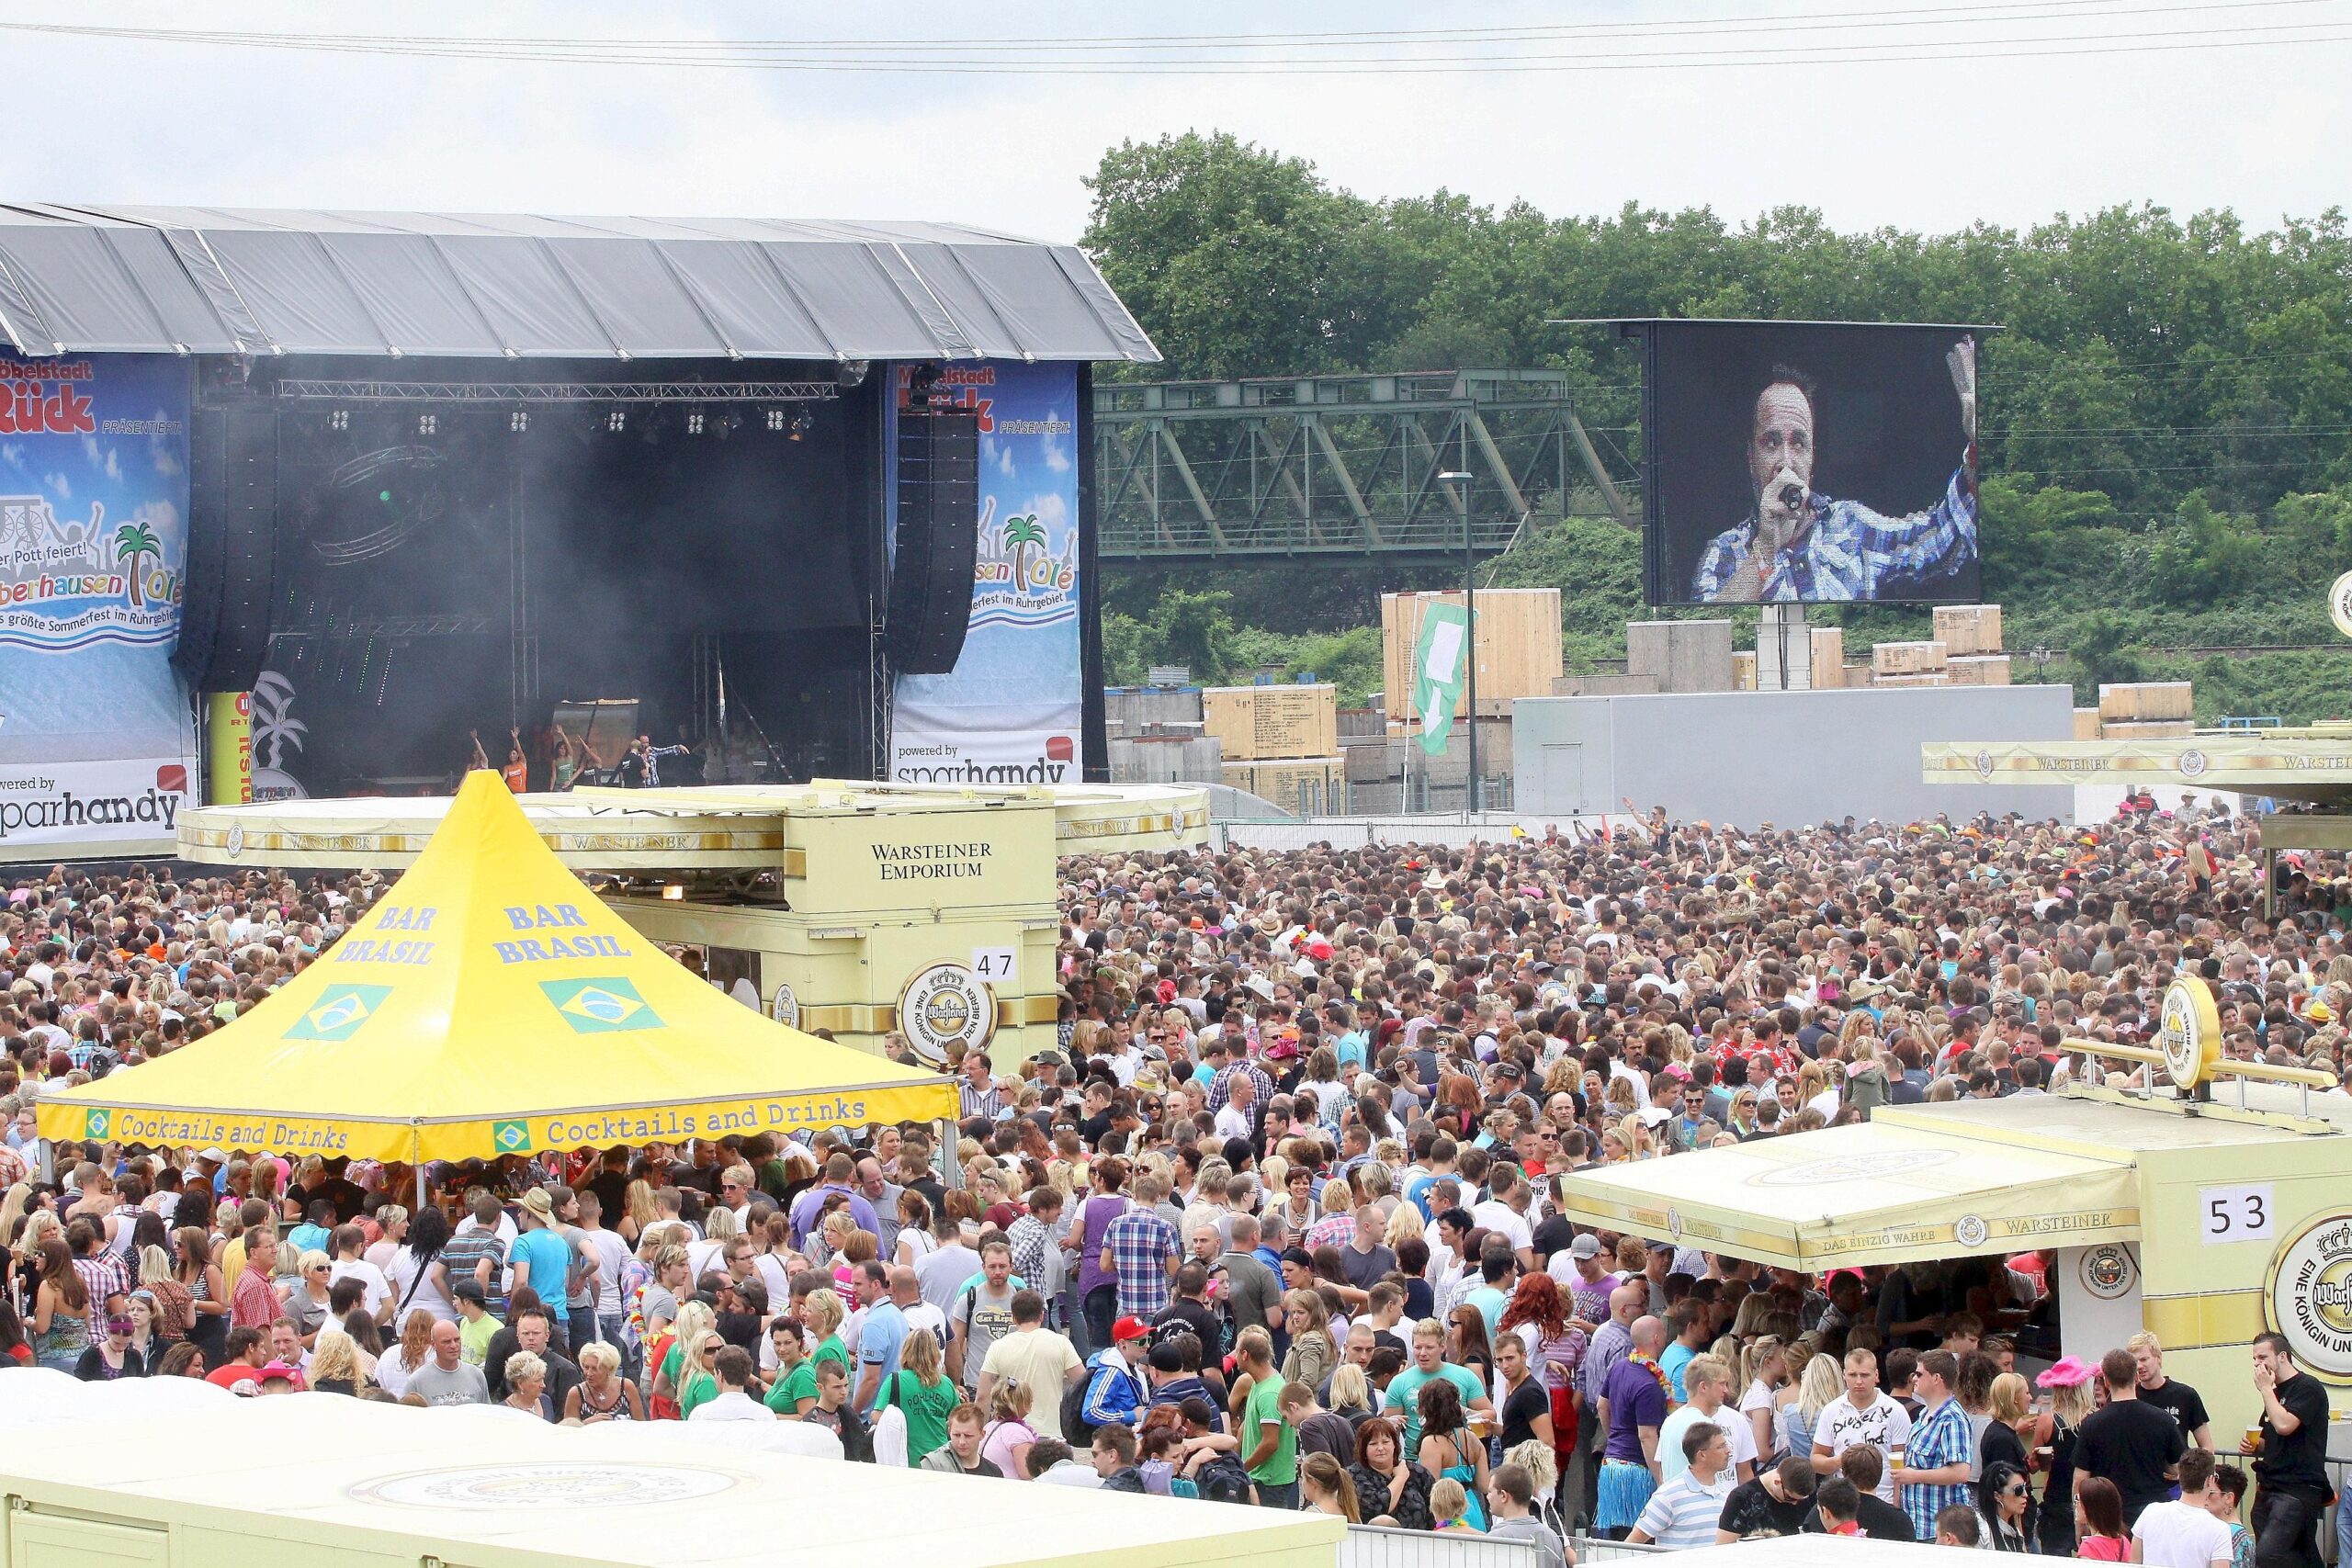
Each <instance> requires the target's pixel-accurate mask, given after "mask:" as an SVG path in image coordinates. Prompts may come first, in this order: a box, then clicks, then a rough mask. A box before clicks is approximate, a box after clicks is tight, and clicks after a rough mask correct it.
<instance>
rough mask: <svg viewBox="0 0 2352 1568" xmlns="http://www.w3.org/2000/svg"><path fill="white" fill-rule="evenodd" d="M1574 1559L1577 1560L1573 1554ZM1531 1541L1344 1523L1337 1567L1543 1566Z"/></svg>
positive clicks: (1580, 1559) (1493, 1567)
mask: <svg viewBox="0 0 2352 1568" xmlns="http://www.w3.org/2000/svg"><path fill="white" fill-rule="evenodd" d="M1577 1561H1578V1562H1582V1561H1583V1559H1582V1558H1581V1557H1579V1558H1578V1559H1577ZM1543 1564H1544V1559H1543V1556H1542V1554H1541V1553H1540V1552H1538V1551H1536V1549H1535V1546H1534V1544H1533V1543H1532V1541H1524V1540H1494V1539H1493V1538H1491V1537H1488V1536H1483V1535H1474V1534H1470V1533H1467V1532H1464V1533H1454V1532H1448V1533H1447V1534H1444V1535H1433V1534H1431V1533H1430V1531H1428V1530H1402V1529H1387V1528H1385V1527H1384V1526H1380V1525H1350V1526H1349V1527H1348V1536H1347V1539H1346V1540H1343V1541H1341V1542H1340V1568H1543Z"/></svg>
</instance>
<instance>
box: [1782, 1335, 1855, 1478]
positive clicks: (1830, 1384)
mask: <svg viewBox="0 0 2352 1568" xmlns="http://www.w3.org/2000/svg"><path fill="white" fill-rule="evenodd" d="M1796 1386H1797V1392H1796V1397H1795V1398H1794V1399H1792V1400H1790V1401H1789V1402H1788V1403H1787V1404H1783V1405H1781V1443H1780V1447H1781V1449H1783V1450H1786V1451H1788V1452H1790V1453H1792V1454H1809V1453H1811V1452H1813V1436H1814V1432H1813V1429H1814V1425H1815V1423H1816V1422H1818V1421H1819V1420H1820V1419H1821V1413H1822V1411H1823V1410H1825V1409H1826V1408H1827V1407H1828V1406H1829V1404H1830V1403H1831V1402H1832V1401H1834V1400H1835V1399H1837V1397H1838V1395H1839V1394H1841V1393H1845V1392H1846V1373H1845V1371H1844V1369H1843V1368H1841V1367H1839V1366H1838V1363H1837V1361H1836V1360H1835V1359H1832V1358H1830V1357H1827V1356H1823V1355H1818V1354H1816V1355H1815V1357H1814V1358H1813V1359H1811V1360H1809V1361H1807V1362H1806V1363H1805V1364H1804V1375H1803V1376H1802V1377H1800V1378H1798V1379H1797V1385H1796Z"/></svg>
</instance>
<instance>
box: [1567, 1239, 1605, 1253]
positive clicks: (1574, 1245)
mask: <svg viewBox="0 0 2352 1568" xmlns="http://www.w3.org/2000/svg"><path fill="white" fill-rule="evenodd" d="M1568 1256H1569V1257H1571V1258H1598V1257H1600V1237H1599V1236H1597V1235H1580V1236H1578V1237H1577V1238H1576V1240H1574V1241H1572V1242H1570V1243H1568Z"/></svg>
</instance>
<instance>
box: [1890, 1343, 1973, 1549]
mask: <svg viewBox="0 0 2352 1568" xmlns="http://www.w3.org/2000/svg"><path fill="white" fill-rule="evenodd" d="M1959 1377H1960V1358H1959V1357H1957V1356H1955V1355H1953V1354H1952V1353H1951V1351H1949V1350H1930V1351H1928V1353H1927V1354H1926V1355H1924V1356H1922V1357H1920V1358H1919V1367H1918V1371H1917V1372H1915V1373H1914V1374H1913V1376H1912V1380H1911V1393H1913V1395H1914V1396H1915V1397H1917V1399H1918V1401H1919V1403H1920V1410H1919V1418H1918V1419H1917V1420H1916V1421H1914V1422H1912V1423H1911V1437H1910V1440H1909V1441H1908V1442H1906V1443H1905V1445H1904V1452H1903V1470H1902V1479H1903V1511H1904V1512H1905V1514H1907V1515H1909V1516H1910V1518H1911V1528H1912V1529H1913V1530H1914V1531H1916V1532H1917V1535H1918V1538H1919V1539H1920V1540H1935V1539H1936V1516H1937V1515H1938V1514H1939V1513H1941V1512H1943V1511H1944V1510H1945V1509H1946V1508H1948V1507H1950V1506H1952V1505H1953V1504H1954V1503H1958V1504H1960V1505H1962V1506H1963V1507H1967V1506H1973V1501H1972V1499H1971V1498H1970V1495H1969V1494H1970V1492H1971V1490H1972V1488H1971V1487H1970V1486H1969V1484H1968V1477H1969V1473H1970V1472H1971V1471H1972V1469H1973V1466H1972V1465H1971V1464H1970V1463H1969V1456H1970V1453H1971V1451H1972V1450H1973V1449H1974V1448H1975V1446H1976V1444H1975V1428H1974V1427H1971V1426H1970V1425H1969V1423H1968V1412H1967V1411H1965V1410H1963V1409H1962V1408H1961V1407H1960V1401H1959V1400H1957V1399H1954V1398H1953V1397H1952V1393H1951V1385H1952V1383H1953V1382H1955V1381H1957V1380H1958V1378H1959Z"/></svg>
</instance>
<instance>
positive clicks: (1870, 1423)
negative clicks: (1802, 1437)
mask: <svg viewBox="0 0 2352 1568" xmlns="http://www.w3.org/2000/svg"><path fill="white" fill-rule="evenodd" d="M1910 1437H1911V1417H1910V1416H1909V1415H1908V1414H1907V1413H1906V1412H1905V1410H1904V1408H1903V1406H1902V1404H1900V1403H1898V1402H1897V1401H1895V1400H1893V1399H1890V1398H1888V1397H1887V1396H1886V1395H1885V1394H1883V1393H1879V1391H1878V1358H1877V1356H1875V1355H1874V1354H1872V1353H1871V1351H1869V1350H1849V1351H1847V1352H1846V1392H1845V1393H1841V1394H1839V1395H1838V1397H1837V1398H1835V1399H1833V1400H1831V1401H1830V1402H1829V1403H1828V1404H1825V1405H1823V1406H1822V1407H1821V1416H1820V1418H1819V1419H1818V1420H1816V1421H1815V1422H1814V1424H1813V1468H1814V1472H1815V1474H1817V1475H1835V1474H1837V1473H1838V1455H1839V1454H1842V1453H1844V1452H1845V1451H1846V1450H1848V1449H1850V1448H1852V1447H1854V1446H1855V1445H1856V1444H1858V1443H1868V1444H1869V1445H1870V1446H1871V1447H1872V1448H1874V1449H1876V1450H1878V1457H1879V1459H1880V1461H1882V1462H1883V1464H1884V1465H1885V1471H1884V1472H1883V1474H1881V1475H1880V1477H1879V1483H1878V1487H1877V1491H1878V1495H1879V1496H1880V1497H1881V1498H1883V1499H1884V1500H1885V1501H1887V1502H1889V1503H1892V1502H1894V1500H1895V1492H1894V1474H1895V1461H1896V1460H1898V1459H1899V1458H1901V1457H1902V1454H1903V1448H1904V1444H1905V1443H1906V1442H1907V1441H1909V1439H1910Z"/></svg>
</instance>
